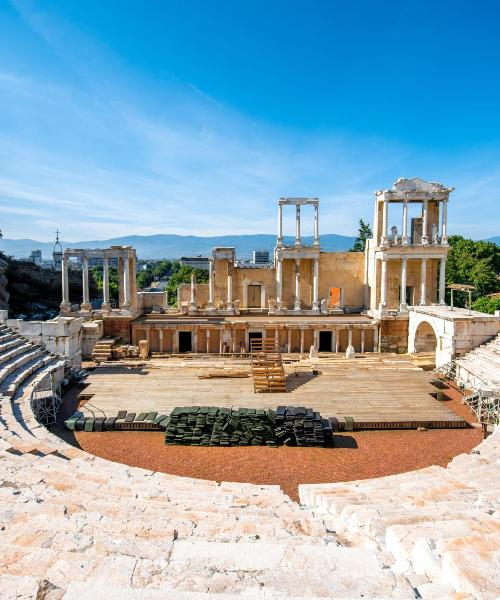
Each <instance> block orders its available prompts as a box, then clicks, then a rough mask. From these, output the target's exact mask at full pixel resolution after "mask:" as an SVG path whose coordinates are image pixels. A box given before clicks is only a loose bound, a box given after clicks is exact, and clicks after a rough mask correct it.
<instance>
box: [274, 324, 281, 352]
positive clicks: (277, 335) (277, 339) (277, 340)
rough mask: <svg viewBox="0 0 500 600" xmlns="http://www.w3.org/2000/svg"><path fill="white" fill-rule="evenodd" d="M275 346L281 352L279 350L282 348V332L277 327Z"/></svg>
mask: <svg viewBox="0 0 500 600" xmlns="http://www.w3.org/2000/svg"><path fill="white" fill-rule="evenodd" d="M274 345H275V346H276V348H277V349H278V350H279V348H280V330H279V329H278V328H277V327H276V329H275V330H274Z"/></svg>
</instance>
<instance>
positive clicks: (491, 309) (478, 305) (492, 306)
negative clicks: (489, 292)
mask: <svg viewBox="0 0 500 600" xmlns="http://www.w3.org/2000/svg"><path fill="white" fill-rule="evenodd" d="M472 308H473V310H477V311H479V312H484V313H489V314H490V315H493V314H494V313H495V311H496V310H500V298H491V297H488V296H482V297H481V298H478V299H477V300H476V301H475V302H473V303H472Z"/></svg>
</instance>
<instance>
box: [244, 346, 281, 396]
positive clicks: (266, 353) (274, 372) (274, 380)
mask: <svg viewBox="0 0 500 600" xmlns="http://www.w3.org/2000/svg"><path fill="white" fill-rule="evenodd" d="M250 350H251V353H250V358H251V367H252V377H253V389H254V391H255V392H259V393H260V392H286V391H287V389H286V379H285V370H284V369H283V360H282V358H281V353H280V350H279V347H278V345H277V344H276V341H275V340H274V338H262V339H253V340H250Z"/></svg>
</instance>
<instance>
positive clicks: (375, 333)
mask: <svg viewBox="0 0 500 600" xmlns="http://www.w3.org/2000/svg"><path fill="white" fill-rule="evenodd" d="M378 328H379V326H378V325H375V327H374V328H373V351H374V352H378Z"/></svg>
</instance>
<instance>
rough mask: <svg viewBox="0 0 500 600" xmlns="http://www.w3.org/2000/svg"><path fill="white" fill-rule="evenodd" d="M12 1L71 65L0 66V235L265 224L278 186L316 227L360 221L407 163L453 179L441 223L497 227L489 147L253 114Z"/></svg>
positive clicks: (496, 172)
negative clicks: (474, 148) (284, 123)
mask: <svg viewBox="0 0 500 600" xmlns="http://www.w3.org/2000/svg"><path fill="white" fill-rule="evenodd" d="M14 5H15V6H16V7H17V8H18V10H19V11H20V14H21V15H22V16H23V18H24V19H25V20H26V22H27V23H28V24H29V25H30V26H31V27H32V28H33V30H34V31H35V32H36V33H37V34H38V35H40V36H41V37H42V38H43V39H44V40H45V41H46V43H47V44H48V45H49V46H50V48H51V49H52V50H53V51H54V52H55V53H56V55H57V56H58V57H59V60H60V61H61V62H62V63H64V65H65V66H66V67H67V68H68V69H70V70H71V71H72V72H73V74H74V77H73V78H72V79H71V83H69V82H66V83H62V82H61V81H59V80H56V81H50V80H47V79H44V80H40V78H38V77H37V75H36V73H35V72H34V73H32V74H31V76H29V77H28V76H23V77H21V76H19V75H18V74H17V73H11V72H9V71H6V70H5V69H4V70H3V71H2V72H0V93H3V95H4V96H5V97H8V98H9V102H8V104H7V105H6V107H5V110H4V116H3V117H1V116H0V163H1V164H2V177H1V179H0V211H1V209H2V208H3V205H5V206H10V207H11V209H12V205H13V200H15V201H16V202H17V204H16V206H17V208H18V211H25V212H22V213H21V212H18V213H17V214H16V213H14V212H13V211H12V210H11V211H10V212H9V211H8V210H5V211H3V213H2V218H3V223H2V227H3V229H4V234H5V235H6V237H27V235H28V234H29V236H30V237H36V238H37V239H40V240H49V239H52V237H53V231H54V229H55V228H56V227H58V228H59V229H61V230H62V231H63V232H64V238H65V239H66V240H70V241H71V240H73V241H78V240H82V239H92V238H99V237H100V238H109V237H114V236H119V235H129V234H155V233H177V234H183V235H187V234H194V235H216V234H228V233H263V232H268V233H274V232H275V228H276V200H277V198H278V197H280V196H283V195H294V196H299V195H313V196H319V197H320V199H321V230H322V231H323V232H325V233H326V232H329V233H330V232H335V233H343V234H347V235H352V234H353V233H354V231H355V230H356V228H357V222H358V219H359V218H360V217H363V218H364V219H365V220H368V221H371V219H372V214H373V191H374V190H375V189H380V188H386V187H390V185H391V184H392V182H393V181H394V180H396V179H397V178H398V177H401V176H413V175H420V176H422V177H424V178H428V179H432V180H438V181H439V180H443V182H444V183H446V184H448V185H455V187H456V188H457V191H456V192H455V193H454V196H453V203H452V205H451V207H450V208H451V210H450V231H451V232H453V229H455V230H458V229H459V228H460V231H462V232H466V233H469V232H471V233H472V232H475V235H477V236H488V235H495V234H498V233H499V232H500V223H499V222H498V219H499V217H498V210H497V211H496V213H495V208H496V206H497V201H496V193H497V192H496V190H497V189H499V187H498V186H499V184H500V169H499V168H498V165H497V162H496V160H495V161H494V160H493V158H492V157H493V155H494V154H493V152H492V151H491V150H488V149H486V150H485V151H484V152H482V153H481V152H479V153H476V156H474V157H470V156H460V157H449V156H439V155H435V154H431V153H428V154H424V153H423V152H422V150H421V149H417V148H412V147H407V146H402V145H401V144H399V143H397V142H396V141H394V140H385V139H382V138H377V137H373V136H368V137H365V138H359V137H358V138H354V137H349V136H347V135H346V134H339V133H338V132H325V133H324V134H322V135H318V134H305V133H302V132H297V131H293V130H287V129H285V128H280V127H276V126H273V125H270V124H268V123H263V122H259V121H255V120H252V119H250V118H248V117H247V116H246V115H241V114H239V113H237V112H236V111H234V110H232V109H231V108H230V107H227V106H224V105H223V104H221V103H219V102H217V101H216V100H215V99H213V98H210V97H208V96H207V95H206V94H204V93H203V91H201V90H199V89H197V88H196V87H195V86H192V85H191V84H189V83H188V84H183V83H181V82H178V81H175V80H174V79H173V78H172V79H169V80H167V81H164V82H159V83H158V82H150V81H145V80H144V79H142V76H140V75H138V74H136V73H130V72H129V71H127V70H126V69H125V68H124V67H123V66H122V65H121V64H120V61H119V60H118V59H117V57H115V56H113V54H112V53H111V52H110V51H109V49H108V48H106V47H104V46H103V45H102V44H99V43H97V42H96V41H95V40H91V39H88V38H87V37H85V36H83V35H82V34H81V32H79V31H75V30H74V28H71V27H70V26H69V25H68V24H67V23H60V22H56V21H54V19H53V18H52V17H51V15H49V14H47V13H45V12H44V11H43V10H42V9H40V8H39V7H35V8H34V7H33V5H32V4H31V3H26V2H19V1H16V2H15V3H14ZM42 7H43V5H42ZM75 82H78V83H75ZM470 206H474V211H473V213H472V214H471V211H470V210H469V208H470ZM20 214H23V215H24V216H25V217H26V218H25V219H22V220H20V219H19V218H17V217H18V216H19V215H20ZM30 216H33V217H39V218H37V219H35V218H33V220H30V218H29V217H30ZM287 219H289V220H286V221H285V224H286V226H287V227H288V226H290V231H293V217H287Z"/></svg>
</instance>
